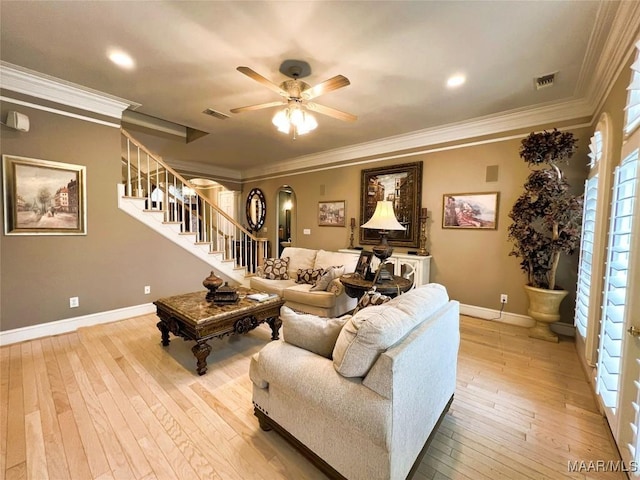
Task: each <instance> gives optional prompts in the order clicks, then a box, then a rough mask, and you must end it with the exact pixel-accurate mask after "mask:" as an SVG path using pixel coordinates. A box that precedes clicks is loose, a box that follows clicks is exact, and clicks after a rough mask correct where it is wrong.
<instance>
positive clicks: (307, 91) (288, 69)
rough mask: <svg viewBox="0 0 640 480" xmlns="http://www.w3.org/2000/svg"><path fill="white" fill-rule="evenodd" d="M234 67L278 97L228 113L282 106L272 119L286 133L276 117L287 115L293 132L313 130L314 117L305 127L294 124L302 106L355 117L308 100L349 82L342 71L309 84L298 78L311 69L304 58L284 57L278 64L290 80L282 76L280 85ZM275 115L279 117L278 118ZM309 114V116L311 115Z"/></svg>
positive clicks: (349, 118)
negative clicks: (310, 124)
mask: <svg viewBox="0 0 640 480" xmlns="http://www.w3.org/2000/svg"><path fill="white" fill-rule="evenodd" d="M237 70H238V71H239V72H240V73H243V74H245V75H246V76H247V77H249V78H251V79H253V80H255V81H256V82H258V83H260V84H262V85H263V86H265V87H267V88H268V89H269V90H272V91H274V92H276V93H277V94H279V95H280V96H281V97H282V99H281V100H280V101H277V102H276V101H274V102H267V103H260V104H257V105H249V106H246V107H239V108H232V109H231V112H232V113H241V112H250V111H253V110H261V109H264V108H273V107H281V106H286V107H287V108H286V109H285V110H282V111H281V112H278V113H277V114H276V116H274V118H273V123H274V124H275V125H276V126H278V130H280V131H282V132H285V133H289V129H288V126H287V128H286V129H285V128H284V127H282V128H281V127H280V124H279V123H278V121H282V120H283V119H284V118H285V117H286V118H287V119H288V120H287V121H289V122H290V123H291V124H292V125H293V127H294V135H295V134H296V133H297V134H302V133H306V132H307V131H309V130H313V128H315V127H316V126H317V122H315V119H312V121H313V122H314V123H315V125H312V126H310V128H309V129H305V128H304V127H302V125H300V126H298V125H297V124H296V121H295V118H296V115H298V116H299V117H300V118H301V119H302V118H303V117H304V116H305V112H304V109H307V110H311V111H314V112H317V113H320V114H322V115H327V116H329V117H333V118H337V119H338V120H343V121H346V122H354V121H356V120H357V119H358V117H356V116H355V115H353V114H351V113H347V112H343V111H340V110H337V109H335V108H331V107H327V106H325V105H320V104H318V103H315V102H311V100H313V99H314V98H316V97H319V96H320V95H324V94H326V93H329V92H332V91H334V90H338V89H339V88H343V87H346V86H347V85H349V84H350V82H349V79H348V78H347V77H345V76H343V75H336V76H335V77H332V78H330V79H329V80H325V81H324V82H322V83H319V84H317V85H315V86H313V87H312V86H310V85H309V84H308V83H306V82H303V81H301V80H300V78H303V77H306V76H307V75H309V74H310V73H311V68H310V67H309V64H308V63H307V62H303V61H299V60H286V61H284V62H283V63H282V65H281V66H280V72H282V73H284V74H285V75H287V76H288V77H289V78H291V80H285V81H284V82H282V83H281V84H280V85H276V84H275V83H273V82H272V81H271V80H268V79H267V78H265V77H263V76H262V75H260V74H259V73H257V72H255V71H254V70H252V69H251V68H249V67H238V68H237ZM278 117H280V118H279V119H278ZM311 118H312V117H311Z"/></svg>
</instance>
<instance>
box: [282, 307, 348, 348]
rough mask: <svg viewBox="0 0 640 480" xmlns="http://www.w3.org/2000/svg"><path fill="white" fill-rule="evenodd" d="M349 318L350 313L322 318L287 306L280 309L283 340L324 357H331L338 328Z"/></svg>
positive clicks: (338, 332)
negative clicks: (337, 316)
mask: <svg viewBox="0 0 640 480" xmlns="http://www.w3.org/2000/svg"><path fill="white" fill-rule="evenodd" d="M349 318H351V316H350V315H345V316H343V317H340V318H322V317H318V316H316V315H310V314H308V313H296V312H295V311H293V310H291V309H290V308H289V307H282V308H281V309H280V319H281V320H282V334H283V337H284V341H285V342H287V343H290V344H291V345H295V346H296V347H300V348H304V349H305V350H308V351H310V352H313V353H317V354H318V355H322V356H323V357H326V358H331V352H333V347H334V346H335V344H336V340H337V338H338V335H339V334H340V330H342V326H343V325H344V324H345V322H346V321H347V320H348V319H349Z"/></svg>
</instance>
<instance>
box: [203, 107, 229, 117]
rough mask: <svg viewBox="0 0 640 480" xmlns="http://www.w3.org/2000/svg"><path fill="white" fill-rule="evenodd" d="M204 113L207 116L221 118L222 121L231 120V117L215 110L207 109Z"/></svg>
mask: <svg viewBox="0 0 640 480" xmlns="http://www.w3.org/2000/svg"><path fill="white" fill-rule="evenodd" d="M202 113H204V114H205V115H210V116H212V117H216V118H219V119H220V120H226V119H227V118H229V115H225V114H224V113H222V112H218V111H217V110H214V109H213V108H207V109H206V110H204V111H203V112H202Z"/></svg>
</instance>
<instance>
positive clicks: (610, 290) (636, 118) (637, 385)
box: [597, 42, 640, 477]
mask: <svg viewBox="0 0 640 480" xmlns="http://www.w3.org/2000/svg"><path fill="white" fill-rule="evenodd" d="M638 45H640V42H639V43H638ZM633 68H634V73H633V78H632V83H631V86H630V87H629V90H630V94H629V101H628V106H627V122H626V127H625V134H627V135H628V137H627V138H626V140H625V142H624V145H623V147H622V161H621V164H620V165H619V166H618V167H616V170H615V177H614V186H613V191H612V202H611V218H610V224H609V234H608V237H609V239H608V247H607V264H606V267H605V283H604V292H603V300H602V324H601V330H600V340H599V349H598V368H597V392H598V395H599V396H600V399H601V400H602V403H603V405H604V407H605V413H606V416H607V420H608V421H609V425H610V427H611V430H612V433H613V436H614V438H615V440H616V443H617V444H618V448H619V450H620V453H621V455H622V459H623V461H624V462H625V468H626V469H627V470H626V471H628V472H629V474H630V475H633V476H635V477H640V448H639V447H640V440H639V437H640V436H639V435H638V433H639V432H638V429H639V428H640V161H639V151H640V129H639V128H637V126H638V123H640V58H638V57H636V62H635V63H634V66H633Z"/></svg>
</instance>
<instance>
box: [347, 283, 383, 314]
mask: <svg viewBox="0 0 640 480" xmlns="http://www.w3.org/2000/svg"><path fill="white" fill-rule="evenodd" d="M389 300H391V297H388V296H387V295H382V294H381V293H380V292H376V287H373V289H372V290H369V291H368V292H367V293H365V294H364V295H363V296H362V297H361V298H360V300H359V301H358V305H357V306H356V308H355V309H354V310H353V315H355V314H356V313H357V312H358V311H359V310H362V309H363V308H365V307H369V306H371V305H382V304H383V303H387V302H388V301H389Z"/></svg>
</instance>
